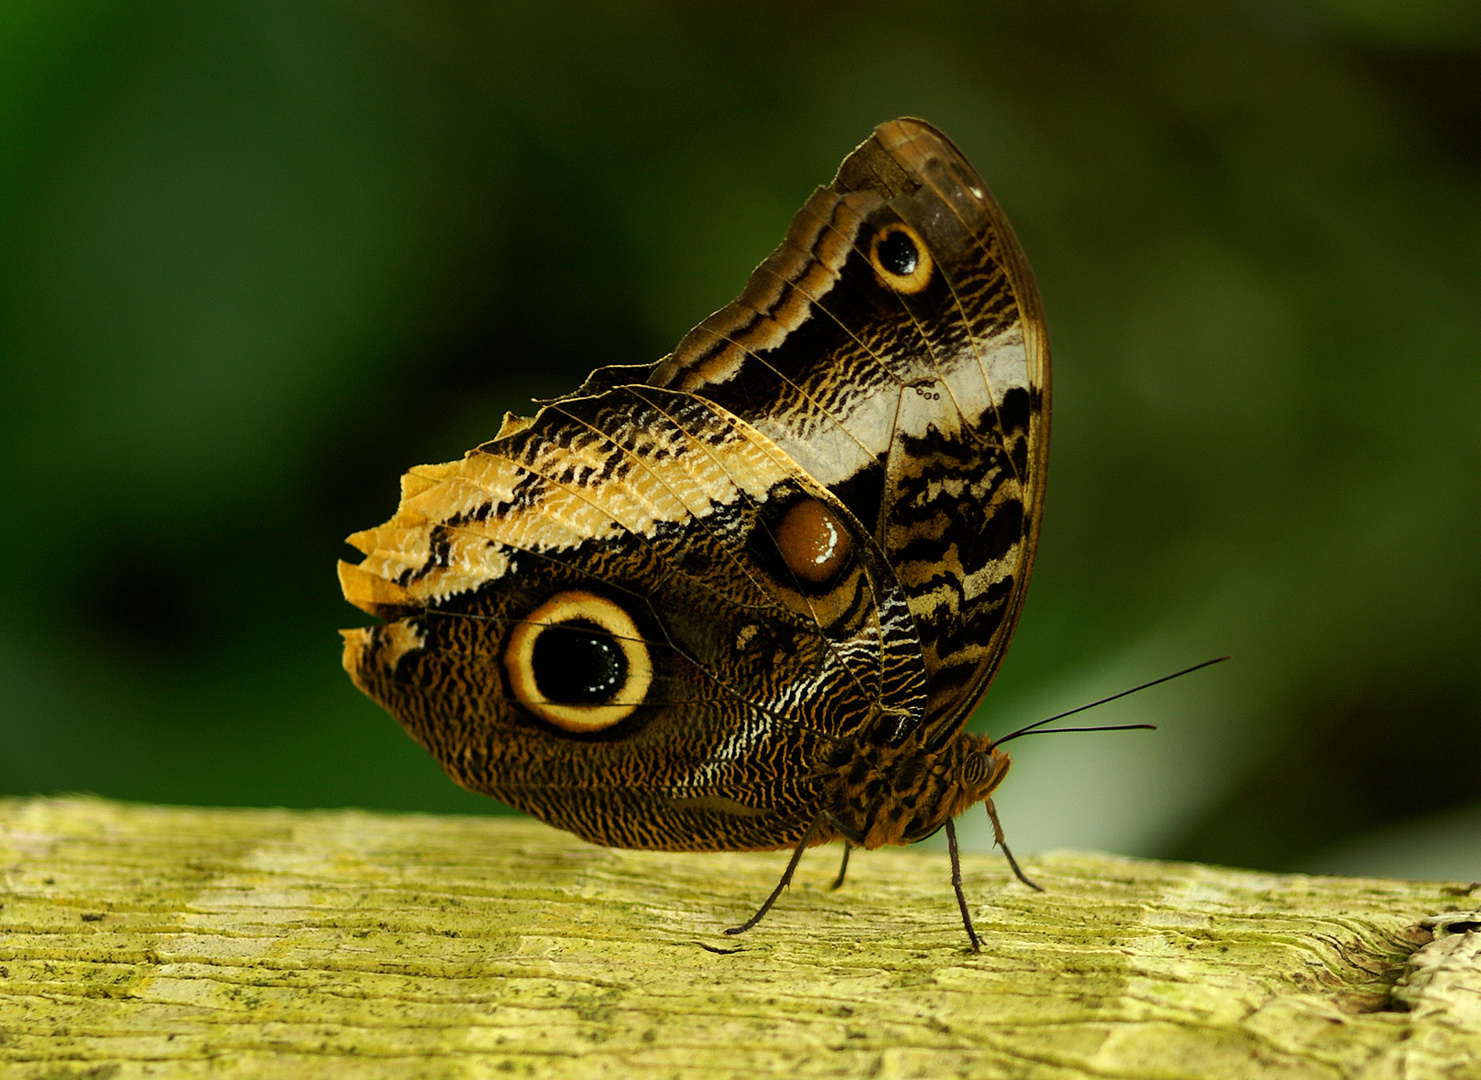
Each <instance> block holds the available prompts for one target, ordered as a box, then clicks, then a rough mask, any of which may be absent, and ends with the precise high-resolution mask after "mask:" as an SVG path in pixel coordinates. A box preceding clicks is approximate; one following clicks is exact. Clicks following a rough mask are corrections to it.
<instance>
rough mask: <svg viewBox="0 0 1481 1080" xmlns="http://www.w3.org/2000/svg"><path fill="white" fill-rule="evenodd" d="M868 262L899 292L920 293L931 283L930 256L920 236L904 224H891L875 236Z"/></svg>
mask: <svg viewBox="0 0 1481 1080" xmlns="http://www.w3.org/2000/svg"><path fill="white" fill-rule="evenodd" d="M869 263H870V265H872V266H873V267H874V272H875V273H876V274H878V275H879V277H880V280H881V281H883V282H884V284H885V285H887V286H889V287H890V288H891V289H894V290H895V291H896V292H900V293H918V292H920V291H921V290H922V289H924V288H925V287H926V286H927V285H929V284H930V283H931V270H932V267H933V266H934V264H933V263H932V261H931V253H930V252H929V251H927V250H926V245H925V242H924V241H923V240H922V239H921V238H920V234H919V233H918V232H916V231H915V230H914V229H912V228H911V227H910V226H909V225H906V224H905V223H904V222H900V221H896V222H891V223H890V224H889V225H886V226H884V227H883V228H882V229H880V230H879V231H878V232H876V233H875V234H874V239H873V240H871V241H870V243H869Z"/></svg>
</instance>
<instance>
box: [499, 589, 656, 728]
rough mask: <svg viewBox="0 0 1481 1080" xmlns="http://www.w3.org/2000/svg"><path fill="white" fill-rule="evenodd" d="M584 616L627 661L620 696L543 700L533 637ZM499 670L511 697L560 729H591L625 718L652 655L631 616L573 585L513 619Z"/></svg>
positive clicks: (642, 692)
mask: <svg viewBox="0 0 1481 1080" xmlns="http://www.w3.org/2000/svg"><path fill="white" fill-rule="evenodd" d="M575 619H585V620H586V621H588V622H591V623H595V624H596V625H597V626H598V627H600V628H601V629H603V630H605V631H606V632H607V633H608V634H610V635H611V636H612V640H613V641H614V642H616V643H617V647H618V648H619V649H621V650H622V655H623V659H624V660H626V661H627V680H626V681H625V682H624V683H623V684H622V686H621V687H620V688H619V689H618V690H616V691H614V692H613V694H612V697H613V698H617V699H620V700H616V701H608V702H607V703H605V704H600V705H572V704H569V703H565V702H559V701H547V700H546V699H545V698H544V696H543V695H542V694H541V692H540V688H539V687H538V686H537V685H536V683H535V671H534V662H533V661H534V655H535V642H537V641H538V640H539V639H540V635H541V634H542V633H544V632H545V631H546V630H548V629H550V628H551V627H552V626H559V625H560V624H561V623H567V622H571V621H573V620H575ZM504 670H505V671H506V672H508V674H509V685H510V687H511V688H512V689H513V691H514V697H515V699H516V700H517V701H518V702H519V703H520V704H521V705H523V706H524V707H525V708H526V709H528V710H529V711H530V712H532V713H534V714H535V715H536V716H538V717H539V718H540V719H541V720H544V721H545V722H546V723H548V724H553V725H554V726H555V727H558V728H560V729H562V730H563V731H570V732H576V733H580V732H591V731H601V730H602V729H603V728H609V727H611V726H612V725H613V724H616V723H618V722H619V721H622V720H626V719H627V718H628V717H629V716H631V715H632V714H633V712H634V711H635V710H636V709H637V707H638V706H639V705H641V704H643V701H644V699H645V698H646V697H647V696H648V688H649V687H650V686H651V685H652V683H653V660H652V658H651V657H650V656H649V655H648V646H647V644H646V643H645V642H644V641H643V635H642V634H641V633H640V632H639V631H638V626H637V624H636V623H635V622H633V620H632V616H631V615H629V614H628V613H627V612H626V611H624V610H623V609H622V608H621V607H620V606H619V605H617V604H615V603H613V602H612V601H611V600H608V599H607V598H606V597H604V596H598V595H597V594H596V593H589V592H585V591H583V590H579V589H574V590H571V591H570V592H562V593H556V594H555V595H554V596H552V597H551V598H550V599H549V600H547V601H545V603H543V604H541V605H540V606H539V607H537V608H536V609H535V610H534V611H532V612H530V613H529V614H528V615H527V616H525V618H524V619H523V620H522V621H520V622H519V623H517V624H516V625H515V627H514V630H513V631H512V632H511V633H510V635H509V643H508V644H507V645H506V646H505V647H504Z"/></svg>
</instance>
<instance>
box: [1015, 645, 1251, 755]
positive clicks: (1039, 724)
mask: <svg viewBox="0 0 1481 1080" xmlns="http://www.w3.org/2000/svg"><path fill="white" fill-rule="evenodd" d="M1228 659H1230V658H1229V657H1228V656H1216V657H1214V658H1213V659H1212V660H1205V661H1203V663H1201V664H1194V665H1193V666H1192V667H1185V668H1184V669H1183V670H1182V671H1174V672H1173V673H1172V674H1171V675H1164V676H1162V677H1161V678H1160V679H1152V680H1151V681H1150V682H1144V683H1142V684H1141V685H1140V686H1133V687H1132V688H1131V689H1130V690H1122V691H1121V692H1120V693H1119V694H1111V695H1110V696H1109V697H1103V698H1101V699H1099V700H1098V701H1092V702H1090V703H1089V704H1088V705H1081V706H1079V707H1078V708H1074V709H1069V710H1066V711H1065V712H1062V713H1056V714H1055V715H1053V716H1047V717H1045V718H1044V719H1043V720H1035V721H1034V722H1033V723H1032V724H1025V725H1024V726H1023V727H1021V728H1019V729H1018V730H1017V731H1011V732H1009V733H1008V734H1007V735H1004V736H1003V737H1002V738H1001V739H998V740H996V741H994V743H993V746H995V747H996V746H1002V745H1003V744H1004V743H1005V742H1009V741H1010V740H1012V739H1017V738H1020V737H1022V736H1024V735H1049V734H1052V733H1054V732H1070V731H1135V730H1138V729H1145V730H1151V731H1155V730H1157V725H1156V724H1109V725H1107V726H1105V727H1082V728H1052V729H1050V730H1048V731H1046V730H1043V728H1044V725H1045V724H1052V723H1054V721H1056V720H1063V719H1064V718H1065V717H1066V716H1074V715H1075V714H1076V713H1082V712H1084V711H1085V710H1086V709H1093V708H1095V707H1096V706H1098V705H1105V704H1107V703H1108V702H1112V701H1115V700H1116V699H1117V698H1124V697H1126V696H1127V695H1128V694H1135V693H1137V692H1138V691H1141V690H1146V689H1149V688H1150V687H1153V686H1156V685H1158V684H1159V683H1165V682H1168V681H1170V680H1172V679H1179V678H1182V677H1183V676H1184V675H1191V674H1192V673H1193V672H1195V671H1198V670H1199V669H1200V668H1206V667H1211V666H1213V665H1214V664H1222V663H1223V662H1224V661H1225V660H1228Z"/></svg>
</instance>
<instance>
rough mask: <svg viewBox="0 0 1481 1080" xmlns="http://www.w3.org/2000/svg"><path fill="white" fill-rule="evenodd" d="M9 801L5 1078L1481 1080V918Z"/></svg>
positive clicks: (1418, 890)
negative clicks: (756, 914)
mask: <svg viewBox="0 0 1481 1080" xmlns="http://www.w3.org/2000/svg"><path fill="white" fill-rule="evenodd" d="M785 857H786V856H785V853H778V854H765V855H753V854H733V855H731V854H720V855H678V854H664V853H650V852H630V851H611V850H607V849H603V848H597V847H592V846H590V845H588V844H585V843H582V842H581V841H579V840H577V839H575V838H573V837H570V836H567V835H565V834H563V833H559V832H555V831H553V830H551V829H548V828H546V827H544V826H542V825H539V824H537V823H534V822H531V821H528V820H523V819H513V818H493V819H484V818H453V817H428V816H419V815H391V814H373V813H364V812H358V811H332V812H328V811H312V812H304V811H286V810H205V809H187V808H166V807H153V806H135V805H125V804H119V803H111V802H106V801H102V800H96V799H55V800H53V799H32V800H8V801H0V873H3V879H0V880H3V889H0V904H3V907H0V1074H3V1075H4V1076H7V1077H8V1076H11V1075H14V1076H17V1077H36V1078H38V1080H40V1078H43V1077H45V1078H49V1080H50V1078H62V1077H78V1078H81V1077H98V1078H106V1077H116V1078H119V1080H125V1078H132V1077H144V1076H150V1077H194V1076H198V1075H203V1074H206V1073H211V1072H219V1071H222V1070H226V1071H228V1072H230V1073H231V1074H232V1075H239V1076H272V1077H283V1078H295V1077H333V1078H334V1080H352V1078H358V1077H442V1076H453V1077H462V1076H470V1077H471V1076H501V1075H507V1074H510V1073H512V1074H513V1075H516V1076H518V1075H532V1076H542V1077H543V1076H554V1077H566V1076H572V1077H575V1076H592V1075H604V1074H611V1075H644V1076H647V1075H655V1076H679V1077H751V1076H756V1075H765V1074H773V1073H776V1074H785V1075H788V1076H789V1077H814V1076H849V1077H854V1076H869V1075H873V1076H891V1077H914V1076H920V1077H944V1076H958V1075H960V1076H974V1077H975V1076H980V1077H1065V1078H1069V1077H1092V1076H1094V1077H1107V1076H1117V1077H1142V1076H1145V1077H1184V1076H1186V1077H1215V1076H1217V1077H1247V1076H1254V1077H1266V1076H1269V1077H1281V1078H1283V1080H1285V1078H1292V1080H1294V1078H1304V1077H1313V1078H1315V1077H1321V1078H1339V1077H1361V1078H1365V1080H1387V1078H1395V1080H1397V1078H1400V1077H1426V1078H1427V1077H1456V1078H1460V1077H1469V1078H1476V1077H1481V910H1478V909H1481V888H1478V887H1476V886H1474V885H1471V884H1469V883H1463V882H1451V883H1426V882H1408V881H1386V880H1364V879H1340V878H1317V877H1305V876H1300V875H1277V874H1262V873H1252V872H1248V871H1238V870H1226V869H1221V868H1215V867H1207V866H1197V865H1188V864H1176V863H1159V862H1151V861H1144V860H1132V859H1121V858H1113V857H1109V856H1104V855H1086V854H1052V855H1046V856H1042V857H1040V858H1037V859H1030V860H1027V865H1026V867H1025V868H1026V869H1027V870H1028V871H1029V873H1030V875H1031V876H1033V877H1034V878H1035V879H1037V880H1038V881H1039V883H1040V884H1042V885H1044V886H1045V888H1046V891H1045V892H1044V893H1041V894H1040V893H1032V892H1030V891H1029V890H1027V889H1025V888H1024V887H1023V886H1022V885H1020V884H1017V883H1016V882H1014V881H1013V880H1012V879H1011V875H1010V874H1009V873H1008V872H1007V868H1006V866H1005V865H1004V864H1003V862H1002V860H1001V859H999V858H996V857H993V856H987V855H977V856H972V855H969V856H966V857H964V859H963V872H964V875H965V877H966V881H967V889H968V895H969V897H970V898H971V900H972V908H973V917H974V919H975V920H976V924H977V928H978V931H979V933H981V935H982V937H983V943H984V948H983V951H982V953H981V954H980V955H974V954H973V953H972V952H970V951H969V949H968V948H967V943H966V938H965V936H964V934H963V932H962V928H961V923H960V921H959V919H958V917H957V914H956V910H955V903H954V901H953V898H952V895H951V891H950V883H949V869H948V866H947V861H946V856H945V855H944V854H941V853H936V852H923V851H914V850H889V851H878V852H869V853H859V857H856V858H855V859H854V861H853V865H852V866H851V867H850V877H849V881H848V883H847V884H846V885H845V886H844V888H843V889H842V890H840V891H838V892H828V891H827V888H826V887H827V884H828V883H829V882H830V880H831V878H832V876H833V871H834V863H833V859H832V858H829V857H826V856H825V855H823V854H819V853H812V854H810V856H809V857H808V859H807V860H805V861H804V863H803V867H802V871H801V872H800V874H799V880H798V881H797V882H796V883H794V885H793V887H792V888H791V890H790V891H789V892H788V893H787V894H786V895H785V896H784V897H783V898H782V900H781V902H780V903H779V904H778V905H777V907H776V908H775V909H774V910H773V911H772V913H771V914H770V915H769V916H768V917H767V920H766V921H765V922H764V923H762V925H761V926H760V927H758V928H757V929H756V930H754V931H752V932H751V933H749V934H747V935H745V936H743V937H739V938H732V937H726V936H724V935H723V934H722V933H721V930H722V929H723V928H724V927H726V926H729V925H733V924H734V923H735V922H737V921H739V920H741V919H743V918H744V917H745V916H746V915H748V914H749V913H750V910H751V909H752V908H753V907H754V905H755V904H756V903H757V902H758V901H759V899H760V898H762V897H764V896H765V895H766V893H767V891H768V890H769V889H770V888H771V887H772V885H773V884H774V883H775V880H776V876H777V875H778V874H779V873H780V871H781V867H782V863H783V862H784V860H785Z"/></svg>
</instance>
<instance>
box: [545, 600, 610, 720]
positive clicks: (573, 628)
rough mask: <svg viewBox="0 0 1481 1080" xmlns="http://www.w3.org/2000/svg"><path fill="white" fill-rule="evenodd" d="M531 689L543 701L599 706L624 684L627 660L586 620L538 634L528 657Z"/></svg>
mask: <svg viewBox="0 0 1481 1080" xmlns="http://www.w3.org/2000/svg"><path fill="white" fill-rule="evenodd" d="M530 667H531V669H532V673H533V674H534V676H535V686H536V687H537V688H538V689H539V691H540V693H541V694H543V695H544V696H545V699H546V700H547V701H555V702H560V703H561V704H564V705H601V704H604V703H606V702H607V701H609V700H610V699H611V697H612V695H613V694H615V693H616V692H617V691H618V690H620V689H622V686H623V684H624V683H626V682H627V657H626V656H624V655H623V652H622V649H621V648H620V647H619V646H618V644H617V642H615V641H613V640H612V635H611V634H609V633H607V632H606V631H605V630H603V629H602V628H601V627H600V626H598V625H597V624H596V623H593V622H588V621H587V620H586V619H572V620H570V621H569V622H564V623H561V624H559V625H558V626H552V627H549V628H547V629H545V630H543V631H541V633H540V636H539V637H537V638H536V639H535V647H534V649H533V650H532V651H531V653H530Z"/></svg>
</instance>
